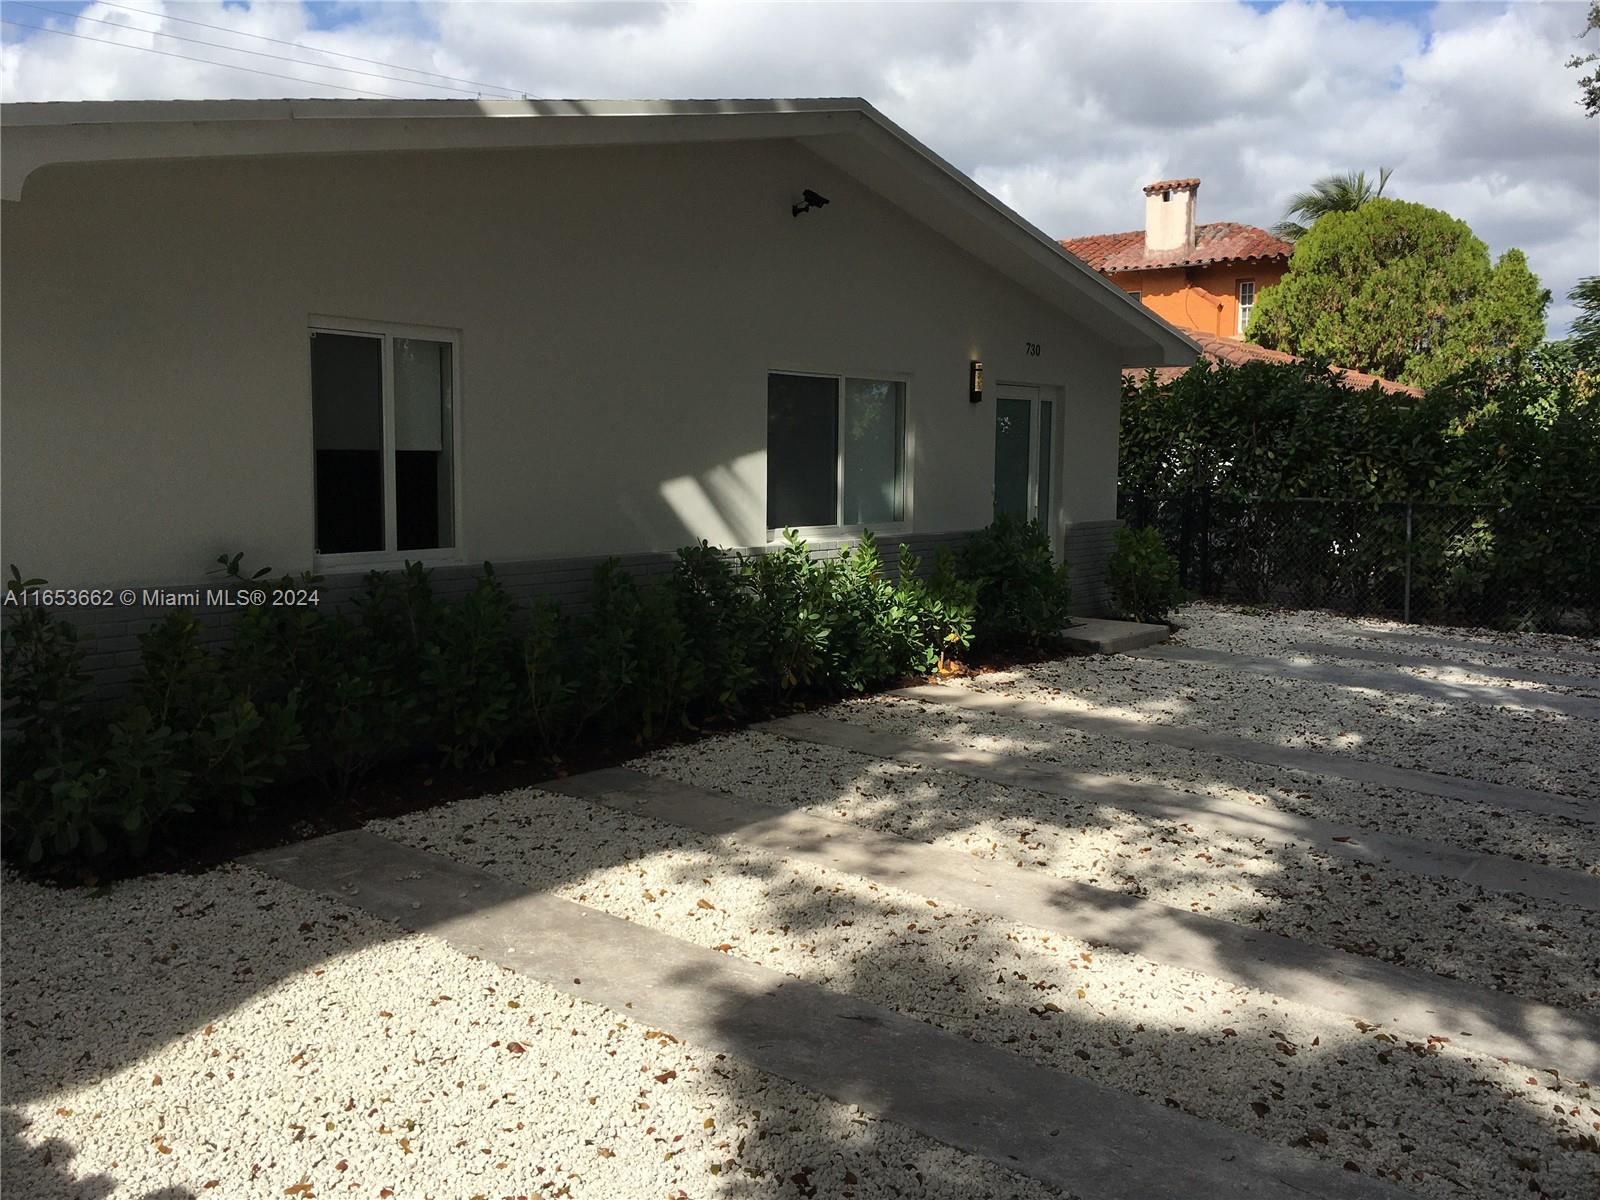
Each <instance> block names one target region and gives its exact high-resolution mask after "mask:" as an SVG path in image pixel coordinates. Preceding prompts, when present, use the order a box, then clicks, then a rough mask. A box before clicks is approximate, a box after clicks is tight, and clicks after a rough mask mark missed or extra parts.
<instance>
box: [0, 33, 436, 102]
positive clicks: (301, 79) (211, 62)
mask: <svg viewBox="0 0 1600 1200" xmlns="http://www.w3.org/2000/svg"><path fill="white" fill-rule="evenodd" d="M0 25H15V26H16V27H17V28H18V29H32V30H34V31H36V32H38V33H54V34H57V35H59V36H61V37H70V38H77V39H79V40H80V41H84V42H99V43H100V44H101V45H102V46H119V47H121V48H122V49H124V50H139V51H142V52H143V53H145V54H159V55H161V56H162V57H163V58H181V59H183V60H184V61H185V62H194V63H204V64H205V65H206V66H208V67H222V68H223V69H224V70H228V71H244V72H245V73H246V74H249V75H266V76H268V77H269V78H272V79H290V80H293V81H294V82H295V83H309V84H313V85H315V86H317V87H331V88H336V89H338V90H339V91H341V92H354V93H356V95H358V96H376V97H377V98H378V99H380V100H407V99H410V97H408V96H391V95H390V94H389V93H387V92H376V91H373V90H372V89H371V88H355V87H346V86H345V85H344V84H342V83H328V82H326V81H325V80H321V79H307V78H306V77H305V76H304V75H283V74H280V73H279V72H277V71H258V70H257V69H256V68H255V67H240V66H236V65H235V64H233V63H224V62H217V61H216V60H215V59H212V58H196V57H195V56H194V55H192V54H177V53H174V52H173V51H171V50H157V49H156V48H155V47H153V46H133V45H130V44H129V43H127V42H113V41H111V40H110V39H109V38H97V37H90V36H89V35H88V34H86V33H73V32H71V31H70V30H67V29H51V28H50V27H49V26H48V25H29V24H27V23H25V22H23V21H13V20H12V19H11V18H10V17H0Z"/></svg>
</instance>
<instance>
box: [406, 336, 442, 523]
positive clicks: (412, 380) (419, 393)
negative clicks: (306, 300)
mask: <svg viewBox="0 0 1600 1200" xmlns="http://www.w3.org/2000/svg"><path fill="white" fill-rule="evenodd" d="M450 383H451V365H450V343H449V342H430V341H424V340H422V339H420V338H399V337H397V338H395V339H394V486H395V497H394V500H395V538H396V541H397V543H398V546H397V548H398V549H400V550H433V549H439V548H442V547H448V546H453V545H455V538H454V534H455V530H454V529H452V528H451V513H452V511H453V504H452V496H453V489H454V481H453V480H452V479H451V472H450V465H451V459H452V453H451V445H450V438H451V430H452V426H453V420H452V416H451V412H450V403H451V395H450Z"/></svg>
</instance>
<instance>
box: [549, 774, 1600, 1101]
mask: <svg viewBox="0 0 1600 1200" xmlns="http://www.w3.org/2000/svg"><path fill="white" fill-rule="evenodd" d="M543 790H545V791H552V792H558V793H560V794H563V795H570V796H579V797H583V798H585V799H588V800H592V801H595V802H596V803H600V804H604V805H606V806H608V807H611V808H615V809H618V810H619V811H622V812H628V813H636V814H638V815H641V816H645V817H649V818H651V819H652V820H656V821H662V822H665V823H667V824H673V825H681V826H684V827H686V828H689V829H693V830H696V831H698V832H701V833H706V834H711V835H713V836H727V837H731V838H733V839H734V840H735V841H737V842H738V843H739V844H741V845H744V846H749V847H753V848H756V849H761V850H766V851H769V852H771V853H775V854H780V855H783V856H784V857H787V858H791V859H800V860H806V861H809V862H812V863H814V864H816V865H819V866H824V867H829V868H832V869H834V870H839V871H844V872H848V873H849V874H852V875H858V876H861V877H862V878H865V879H867V880H869V881H871V882H875V883H879V884H885V885H890V886H893V887H897V888H901V889H903V890H906V891H911V892H915V893H916V894H918V895H921V896H925V897H928V898H930V899H937V900H942V901H945V902H948V903H953V904H960V905H964V906H965V907H968V908H972V909H976V910H978V911H981V912H985V913H988V914H991V915H993V916H999V917H1003V918H1005V919H1006V920H1010V921H1016V922H1018V923H1020V924H1024V925H1032V926H1036V927H1038V928H1041V929H1049V930H1052V931H1055V932H1059V933H1063V934H1066V935H1067V936H1069V937H1073V938H1076V939H1078V940H1080V941H1087V942H1091V943H1094V944H1097V945H1104V946H1110V947H1112V948H1114V949H1117V950H1122V951H1126V952H1128V953H1130V954H1137V955H1140V956H1141V957H1144V958H1148V959H1151V960H1153V961H1155V962H1160V963H1164V964H1167V965H1169V966H1177V967H1183V968H1186V969H1189V970H1193V971H1199V972H1201V973H1203V974H1206V975H1210V976H1212V977H1214V978H1220V979H1225V980H1228V981H1230V982H1233V983H1238V984H1243V985H1244V986H1247V987H1252V988H1256V989H1258V990H1261V991H1266V992H1272V993H1274V994H1275V995H1278V996H1282V997H1283V998H1285V999H1288V1000H1293V1001H1296V1002H1298V1003H1302V1004H1310V1005H1314V1006H1316V1007H1319V1008H1323V1009H1327V1010H1330V1011H1333V1012H1339V1013H1344V1014H1347V1015H1350V1016H1358V1017H1362V1018H1365V1019H1367V1020H1369V1021H1373V1022H1375V1023H1381V1024H1389V1025H1392V1026H1393V1027H1394V1028H1397V1029H1401V1030H1405V1031H1407V1032H1410V1033H1412V1034H1415V1035H1416V1036H1417V1037H1418V1038H1419V1039H1422V1038H1427V1037H1429V1036H1432V1035H1436V1034H1443V1035H1444V1036H1447V1037H1451V1038H1456V1037H1460V1038H1462V1039H1463V1040H1462V1042H1461V1044H1462V1045H1465V1046H1468V1047H1470V1048H1471V1049H1473V1050H1478V1051H1481V1052H1483V1053H1486V1054H1496V1055H1501V1056H1503V1057H1506V1058H1511V1059H1515V1060H1516V1061H1518V1062H1523V1063H1528V1064H1530V1065H1533V1066H1543V1067H1555V1068H1557V1069H1559V1070H1560V1071H1562V1072H1563V1073H1564V1074H1567V1075H1570V1076H1575V1077H1578V1078H1593V1077H1597V1076H1600V1023H1596V1022H1594V1021H1592V1020H1588V1019H1585V1018H1584V1017H1582V1016H1581V1015H1579V1014H1576V1013H1572V1012H1569V1011H1567V1010H1565V1009H1561V1008H1557V1007H1554V1006H1552V1005H1546V1004H1539V1003H1535V1002H1533V1001H1529V1000H1524V999H1521V998H1520V997H1517V996H1513V995H1509V994H1507V993H1504V992H1495V991H1491V990H1489V989H1486V988H1481V987H1476V986H1473V985H1471V984H1465V983H1461V982H1459V981H1457V980H1452V979H1446V978H1444V977H1442V976H1438V975H1433V974H1430V973H1429V972H1426V971H1420V970H1417V969H1415V968H1411V967H1402V966H1395V965H1393V964H1390V963H1385V962H1382V961H1380V960H1377V959H1373V958H1368V957H1365V956H1362V955H1359V954H1351V953H1349V952H1347V951H1343V950H1335V949H1331V948H1328V947H1325V946H1318V945H1315V944H1313V943H1310V942H1304V941H1300V940H1298V939H1295V938H1287V937H1283V936H1281V935H1279V934H1274V933H1264V932H1261V931H1259V930H1253V929H1250V928H1247V927H1246V926H1243V925H1238V924H1235V923H1234V922H1231V921H1225V920H1222V919H1220V918H1217V917H1208V916H1205V915H1204V914H1201V913H1193V912H1188V911H1186V910H1184V909H1180V908H1173V907H1170V906H1168V905H1164V904H1160V903H1157V902H1155V901H1152V900H1147V899H1142V898H1140V897H1137V896H1130V895H1127V894H1126V893H1123V892H1117V891H1113V890H1111V889H1109V888H1101V887H1095V886H1094V885H1092V884H1086V883H1076V882H1073V881H1070V880H1064V879H1060V878H1058V877H1055V876H1051V875H1047V874H1045V873H1044V872H1042V871H1031V870H1028V869H1026V868H1021V867H1015V866H1012V865H1011V864H1009V863H1003V862H997V861H994V860H991V859H980V858H975V857H973V856H972V855H970V854H964V853H962V852H960V851H957V850H951V849H947V848H944V847H940V846H933V845H929V844H928V843H926V842H919V841H915V840H913V839H910V838H903V837H899V836H896V835H894V834H890V833H883V832H880V831H877V830H873V829H868V828H866V827H863V826H860V825H856V824H853V823H851V822H848V821H838V820H834V819H832V818H828V817H819V816H813V815H811V814H809V813H803V812H796V811H794V810H792V809H783V808H778V807H777V806H775V805H770V804H767V803H764V802H762V801H760V800H753V799H749V798H746V797H742V796H736V795H732V794H729V793H727V792H717V791H711V790H708V789H705V788H696V787H690V786H688V785H685V784H681V783H677V782H674V781H672V780H668V779H662V778H659V777H657V776H653V775H646V774H644V773H642V772H638V771H632V770H628V769H625V768H615V769H610V770H604V771H594V772H589V773H587V774H584V775H575V776H572V777H570V778H568V779H565V780H560V781H555V782H552V783H549V784H546V785H543Z"/></svg>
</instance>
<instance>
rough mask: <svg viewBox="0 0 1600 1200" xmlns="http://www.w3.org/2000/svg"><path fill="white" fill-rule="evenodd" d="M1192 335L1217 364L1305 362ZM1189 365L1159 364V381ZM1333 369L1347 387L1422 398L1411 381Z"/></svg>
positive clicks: (1133, 374) (1130, 374)
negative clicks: (1169, 365)
mask: <svg viewBox="0 0 1600 1200" xmlns="http://www.w3.org/2000/svg"><path fill="white" fill-rule="evenodd" d="M1184 333H1186V334H1187V335H1188V336H1189V337H1190V338H1192V339H1194V341H1195V343H1196V344H1197V345H1198V346H1199V347H1200V357H1201V358H1202V359H1206V360H1209V361H1211V362H1216V363H1228V364H1231V365H1232V366H1236V367H1238V366H1243V365H1244V364H1245V363H1250V362H1270V363H1292V362H1302V361H1303V360H1302V359H1299V358H1296V357H1295V356H1294V355H1293V354H1286V353H1284V352H1283V351H1282V350H1268V349H1267V348H1266V347H1265V346H1257V345H1255V344H1254V343H1253V342H1237V341H1234V340H1233V339H1232V338H1225V337H1218V336H1217V335H1216V334H1212V333H1196V332H1195V331H1194V330H1192V329H1186V330H1184ZM1187 369H1188V368H1187V367H1157V368H1155V372H1156V382H1158V383H1171V382H1172V381H1173V380H1174V379H1176V378H1178V376H1180V375H1182V374H1183V373H1184V371H1186V370H1187ZM1330 370H1332V371H1334V372H1335V373H1336V374H1338V375H1340V376H1342V377H1343V379H1344V385H1345V386H1346V387H1351V388H1355V389H1356V390H1357V391H1364V390H1366V389H1367V388H1369V387H1371V386H1372V385H1373V384H1377V385H1378V386H1379V387H1380V388H1382V389H1383V390H1384V391H1385V392H1388V393H1390V394H1391V395H1403V396H1416V397H1421V395H1422V390H1421V389H1420V388H1414V387H1411V386H1410V385H1409V384H1404V383H1395V382H1394V381H1393V380H1389V379H1381V378H1379V377H1378V376H1376V375H1368V374H1366V373H1365V372H1362V371H1347V370H1345V369H1344V368H1343V367H1331V368H1330ZM1122 374H1123V377H1124V378H1127V379H1132V380H1134V381H1135V382H1137V381H1138V380H1141V379H1143V378H1144V376H1145V374H1146V372H1145V370H1143V369H1135V370H1128V371H1124V372H1123V373H1122Z"/></svg>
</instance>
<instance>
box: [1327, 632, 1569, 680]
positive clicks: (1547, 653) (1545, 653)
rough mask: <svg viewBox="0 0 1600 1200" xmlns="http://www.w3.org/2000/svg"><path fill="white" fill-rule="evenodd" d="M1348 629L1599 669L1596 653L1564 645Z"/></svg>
mask: <svg viewBox="0 0 1600 1200" xmlns="http://www.w3.org/2000/svg"><path fill="white" fill-rule="evenodd" d="M1349 632H1350V634H1351V635H1352V636H1354V637H1359V638H1361V639H1363V640H1365V641H1374V642H1390V643H1393V644H1395V645H1399V646H1426V647H1428V648H1429V649H1434V650H1445V651H1453V652H1457V653H1465V654H1485V655H1498V656H1504V655H1507V654H1520V655H1524V656H1526V657H1529V658H1549V659H1553V660H1555V661H1556V662H1558V663H1562V664H1568V665H1571V666H1572V667H1574V668H1576V669H1578V670H1595V671H1600V654H1591V653H1589V652H1588V651H1585V650H1574V649H1572V648H1571V647H1568V646H1551V645H1543V646H1520V645H1508V644H1507V643H1506V642H1503V641H1493V640H1489V639H1484V640H1482V641H1473V640H1471V639H1468V638H1453V637H1450V636H1448V635H1446V634H1433V633H1426V632H1423V631H1421V630H1410V629H1352V630H1350V631H1349Z"/></svg>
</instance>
